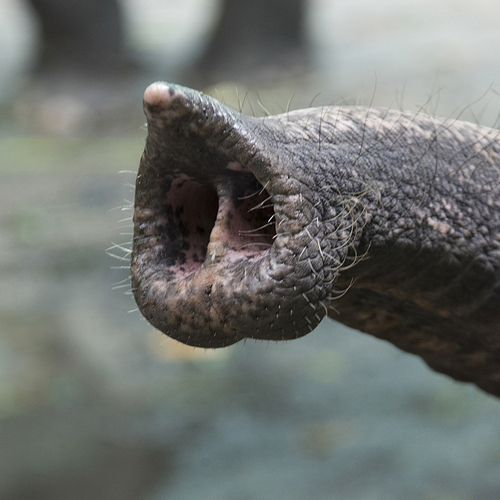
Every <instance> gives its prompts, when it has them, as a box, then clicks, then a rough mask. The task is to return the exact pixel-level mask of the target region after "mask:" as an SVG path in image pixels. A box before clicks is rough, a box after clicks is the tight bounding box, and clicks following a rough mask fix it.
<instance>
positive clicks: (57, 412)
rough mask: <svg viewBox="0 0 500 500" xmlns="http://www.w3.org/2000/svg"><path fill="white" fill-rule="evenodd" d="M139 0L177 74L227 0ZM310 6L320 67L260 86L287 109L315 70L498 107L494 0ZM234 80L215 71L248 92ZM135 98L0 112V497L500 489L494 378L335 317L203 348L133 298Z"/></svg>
mask: <svg viewBox="0 0 500 500" xmlns="http://www.w3.org/2000/svg"><path fill="white" fill-rule="evenodd" d="M127 5H128V8H129V9H130V12H131V13H133V20H131V21H130V32H131V43H133V44H135V47H136V50H137V52H138V53H140V54H143V55H144V57H147V58H149V59H150V60H151V61H152V63H151V66H150V67H151V74H152V76H151V80H153V79H173V78H175V75H176V72H178V71H179V67H180V64H181V62H180V61H182V60H183V57H182V55H183V54H184V56H185V57H184V59H185V60H187V61H189V58H190V57H193V55H195V54H196V51H197V50H199V47H200V45H201V43H202V42H203V39H204V37H205V36H206V34H207V32H208V30H209V28H210V23H211V22H213V19H214V16H215V13H216V11H214V10H213V6H214V4H213V2H211V1H209V0H204V1H201V0H196V1H195V0H191V1H189V2H182V3H181V2H173V1H171V2H161V3H160V2H157V1H155V0H148V1H147V2H145V1H143V2H140V1H139V0H128V2H127ZM162 6H163V8H160V7H162ZM21 7H22V4H21V3H20V1H15V0H9V1H7V0H4V3H3V4H0V68H2V69H1V70H0V95H1V96H3V99H4V102H7V101H8V100H10V99H12V98H13V96H15V95H16V91H17V90H18V88H19V86H20V85H21V84H22V82H23V71H24V69H25V68H27V67H28V66H27V65H28V63H29V61H30V60H31V59H32V57H33V40H34V39H35V38H34V35H33V31H32V28H33V24H32V23H31V21H30V19H29V17H26V15H25V13H24V12H23V11H22V10H21ZM193 13H196V14H193ZM204 13H205V14H206V13H208V14H210V15H209V16H208V17H207V16H206V15H205V14H204ZM309 26H310V33H311V43H312V44H313V46H314V48H315V52H314V54H315V61H316V69H315V71H314V72H313V73H312V74H309V75H302V76H301V77H300V78H297V79H296V80H294V81H291V80H287V81H286V83H284V82H283V81H281V82H279V83H277V84H276V85H275V86H274V87H272V88H270V87H269V86H268V87H267V88H266V89H260V88H259V89H258V90H259V95H260V97H261V99H262V100H263V101H264V105H265V106H266V107H272V108H273V111H276V110H279V108H280V106H281V107H283V108H286V106H287V103H288V101H289V100H290V98H291V97H292V96H293V95H295V97H294V99H293V101H292V105H293V106H301V105H304V102H305V105H307V104H308V103H309V102H310V101H311V100H312V99H313V98H314V97H315V95H316V94H317V93H318V92H320V91H321V92H322V94H321V95H320V96H319V97H317V98H316V99H315V100H314V104H321V103H329V102H336V101H338V100H339V99H342V98H345V99H347V100H348V101H349V102H357V101H363V102H364V103H365V104H369V103H370V101H371V100H372V96H373V95H374V96H375V97H374V98H373V102H374V104H375V105H391V103H392V105H393V106H396V107H401V106H403V107H405V108H407V109H413V110H417V109H418V106H422V105H423V106H425V107H426V108H427V109H429V110H430V112H436V113H438V114H441V115H450V114H453V113H454V114H455V116H456V115H457V114H459V113H460V110H462V109H463V108H465V107H466V105H468V104H471V103H473V102H475V101H476V100H477V99H478V98H480V97H481V96H482V95H483V94H484V93H486V95H485V96H484V97H483V98H482V100H480V101H479V102H478V103H476V104H474V105H473V106H472V107H470V108H467V109H466V110H465V111H464V113H463V115H462V117H463V118H467V119H470V120H474V121H475V120H478V121H481V122H482V123H485V124H487V125H492V124H493V123H494V122H495V119H496V116H497V114H498V112H499V111H500V102H499V98H498V96H499V94H498V91H499V87H498V82H499V81H500V64H499V61H498V54H499V53H500V5H499V4H498V2H493V1H486V0H484V1H479V2H458V1H457V2H446V1H445V0H433V1H432V2H431V1H421V2H418V5H416V6H415V2H410V1H409V0H406V1H398V2H396V0H394V1H389V0H386V1H382V2H381V1H377V2H375V1H369V0H364V1H363V0H355V1H350V2H347V1H340V0H336V1H335V2H329V1H327V0H322V1H321V0H315V1H314V2H311V14H310V18H309ZM5 27H8V29H7V28H5ZM3 28H5V29H3ZM183 51H184V52H183ZM162 54H163V56H162ZM165 55H166V56H165ZM169 58H170V61H171V64H170V65H169V69H168V70H167V69H166V62H165V61H167V60H168V59H169ZM153 63H154V64H153ZM155 68H156V69H155ZM158 68H160V69H158ZM148 78H149V77H148ZM490 85H491V89H490V90H489V91H488V89H489V87H490ZM254 86H255V85H254ZM239 87H240V95H245V92H246V89H245V82H240V84H239ZM233 89H234V83H232V82H231V83H221V84H220V85H219V86H217V89H216V90H212V91H213V92H214V93H215V94H217V92H218V93H219V95H221V96H223V97H224V98H225V100H226V101H229V102H235V101H237V98H236V97H235V96H234V91H233ZM433 91H438V92H437V94H436V96H435V97H434V99H433V100H432V101H431V102H430V103H427V98H428V96H429V95H431V94H432V93H433ZM64 102H67V101H64ZM130 102H131V103H133V104H134V106H136V107H133V109H132V111H131V117H132V118H131V119H130V120H129V121H127V122H126V124H125V125H123V126H121V127H119V128H118V129H117V128H113V129H112V130H113V132H108V133H107V134H104V135H103V134H100V135H97V134H95V135H93V136H92V134H90V135H89V134H86V135H85V136H83V137H82V136H78V134H70V135H69V136H68V134H66V135H65V134H64V130H61V129H59V130H56V132H58V135H51V134H48V133H47V132H45V133H44V134H42V135H40V133H39V132H35V131H33V130H32V129H31V128H29V127H25V128H23V127H22V126H21V125H19V123H21V124H23V123H24V124H25V125H26V120H25V118H23V117H21V118H20V119H17V118H16V117H18V115H14V117H13V116H12V114H7V113H6V112H4V114H3V115H2V116H3V117H4V118H3V120H2V122H1V123H0V155H1V156H0V176H1V181H0V228H1V230H0V273H1V280H0V329H1V330H0V331H1V335H0V498H2V499H21V500H30V499H35V498H36V499H41V500H44V499H51V500H52V499H55V500H59V499H69V498H71V499H77V500H79V499H82V500H83V499H89V498H92V499H98V500H99V499H107V500H109V499H120V500H124V499H125V500H126V499H144V500H164V499H168V500H191V499H194V498H200V499H207V500H247V499H248V500H253V499H259V500H260V499H262V500H267V499H273V500H274V499H286V500H302V499H304V498H313V499H318V500H321V499H332V498H335V499H339V500H365V499H366V500H377V499H380V500H382V499H383V500H397V499H403V498H404V499H408V500H413V499H415V500H476V499H477V500H497V499H498V498H500V402H499V401H497V400H495V399H493V398H491V397H489V396H487V395H485V394H483V393H481V392H480V391H479V390H476V389H475V388H473V387H470V386H466V385H461V384H457V383H455V382H453V381H451V380H448V379H447V378H446V377H444V376H441V375H437V374H434V373H432V372H431V371H430V370H428V369H427V368H426V367H425V366H424V364H423V363H422V362H421V361H420V360H418V359H416V358H414V357H412V356H410V355H406V354H404V353H401V352H399V351H397V350H396V349H395V348H393V347H392V346H390V345H387V344H385V343H383V342H381V341H378V340H376V339H373V338H370V337H368V336H366V335H363V334H361V333H358V332H355V331H351V330H348V329H346V328H344V327H341V326H338V325H336V324H335V323H333V322H331V321H325V322H324V323H323V324H322V325H321V327H320V328H319V329H318V330H317V331H316V332H315V333H313V334H311V335H309V336H307V337H305V338H303V339H301V340H298V341H294V342H291V343H287V344H267V343H254V342H247V343H246V344H242V345H236V346H233V347H231V348H228V349H225V350H222V351H217V352H204V351H201V352H199V351H197V350H194V349H191V348H183V347H181V346H179V345H178V344H175V343H174V342H173V341H168V340H165V339H164V338H163V337H162V336H160V334H158V333H157V332H155V331H154V330H153V329H152V328H151V327H149V326H148V325H147V324H146V322H145V321H143V320H142V319H141V317H140V315H139V313H138V312H137V311H133V310H134V308H135V304H134V303H133V301H132V299H131V298H130V296H128V295H125V294H123V292H124V291H126V290H127V277H128V272H127V270H126V269H120V268H119V267H120V266H125V267H126V265H127V263H126V261H120V260H117V259H112V258H111V257H109V256H108V255H107V254H106V253H105V249H106V248H108V247H111V246H112V245H113V242H114V243H117V244H125V243H126V242H127V241H128V240H129V239H130V236H129V235H128V233H129V232H130V221H129V220H128V218H129V217H130V216H131V212H130V210H129V208H130V206H129V205H130V200H132V197H133V193H132V189H131V186H130V184H131V183H133V182H134V174H133V171H134V170H136V168H137V164H138V159H139V157H140V154H141V149H142V146H143V141H144V136H145V132H144V130H143V129H142V128H141V123H142V120H143V118H142V115H141V110H140V89H130ZM56 108H57V107H56ZM62 108H63V109H60V110H59V113H60V114H58V115H57V116H62V117H63V118H64V117H66V118H67V116H66V115H65V113H66V114H67V112H68V109H69V108H71V106H69V107H68V106H66V107H64V106H63V107H62ZM77 108H78V107H77ZM71 109H73V110H74V109H75V108H71ZM52 111H54V109H52ZM56 111H57V109H56ZM73 113H76V115H78V112H77V111H73ZM72 117H74V115H71V117H70V118H72ZM77 118H78V117H77ZM77 121H78V120H77ZM70 122H71V120H70ZM71 123H73V122H71ZM53 132H54V131H53ZM119 171H129V173H127V172H125V173H121V174H119V173H118V172H119ZM130 172H132V173H130ZM112 252H113V253H115V254H116V255H118V256H123V255H124V254H125V252H124V251H123V250H121V249H120V248H115V249H114V250H113V251H112ZM116 267H118V269H116ZM122 285H125V286H124V288H120V287H121V286H122ZM129 311H132V312H129Z"/></svg>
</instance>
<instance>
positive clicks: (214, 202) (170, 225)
mask: <svg viewBox="0 0 500 500" xmlns="http://www.w3.org/2000/svg"><path fill="white" fill-rule="evenodd" d="M217 210H218V197H217V192H216V191H215V189H213V188H212V187H211V186H206V185H203V184H201V183H199V182H197V181H194V180H192V179H190V178H187V177H179V178H176V179H174V180H173V181H172V182H171V185H170V189H169V190H168V191H167V195H166V203H165V206H164V217H165V218H166V221H165V224H166V227H165V231H166V238H167V241H166V242H165V245H164V250H163V252H164V262H165V263H166V264H167V265H169V266H176V268H177V269H176V271H177V272H179V271H180V272H181V273H187V274H190V273H192V272H195V271H197V270H198V268H200V267H201V265H202V263H203V261H204V260H205V255H206V253H207V247H208V244H209V241H210V233H211V231H212V229H213V227H214V224H215V220H216V218H217Z"/></svg>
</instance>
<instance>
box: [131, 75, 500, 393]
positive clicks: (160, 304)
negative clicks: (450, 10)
mask: <svg viewBox="0 0 500 500" xmlns="http://www.w3.org/2000/svg"><path fill="white" fill-rule="evenodd" d="M144 110H145V113H146V116H147V121H148V136H147V140H146V146H145V149H144V153H143V155H142V158H141V163H140V167H139V171H138V175H137V182H136V195H135V210H134V241H133V251H132V259H131V270H132V288H133V292H134V296H135V299H136V301H137V304H138V306H139V309H140V310H141V312H142V314H143V315H144V316H145V317H146V319H147V320H148V321H149V322H151V324H152V325H154V326H155V327H156V328H158V329H159V330H161V331H162V332H164V333H165V334H167V335H169V336H171V337H173V338H175V339H177V340H179V341H181V342H184V343H186V344H189V345H193V346H198V347H205V348H215V347H223V346H227V345H230V344H233V343H235V342H238V341H239V340H242V339H245V338H254V339H266V340H289V339H294V338H297V337H301V336H303V335H305V334H307V333H309V332H311V331H312V330H313V329H314V328H315V327H316V326H317V325H318V323H319V322H320V321H321V319H322V318H323V317H324V316H325V315H328V316H330V317H332V318H333V319H335V320H336V321H339V322H341V323H344V324H345V325H348V326H350V327H353V328H356V329H358V330H361V331H363V332H366V333H370V334H372V335H375V336H376V337H379V338H382V339H385V340H388V341H390V342H392V343H393V344H395V345H396V346H398V347H399V348H401V349H403V350H405V351H408V352H411V353H414V354H418V355H419V356H421V357H422V358H423V359H424V360H425V362H426V363H427V364H428V365H429V366H430V367H431V368H433V369H434V370H437V371H439V372H442V373H445V374H447V375H450V376H451V377H453V378H455V379H457V380H461V381H469V382H473V383H475V384H477V385H478V386H479V387H481V388H482V389H484V390H485V391H487V392H489V393H491V394H495V395H497V396H500V331H499V330H500V328H499V327H500V137H499V131H497V130H495V129H490V128H487V127H481V126H478V125H475V124H471V123H467V122H462V121H457V120H450V119H438V118H434V117H430V116H428V115H426V114H425V113H423V112H422V113H417V114H411V113H405V112H400V111H395V110H387V109H372V108H364V107H320V108H313V109H305V110H299V111H293V112H288V113H284V114H281V115H276V116H268V117H265V118H255V117H249V116H245V115H242V114H240V113H238V112H236V111H234V110H232V109H230V108H228V107H226V106H224V105H223V104H221V103H219V102H218V101H216V100H215V99H213V98H211V97H208V96H205V95H203V94H202V93H200V92H197V91H194V90H191V89H188V88H185V87H181V86H177V85H170V84H166V83H162V82H157V83H154V84H152V85H150V86H149V87H148V88H147V89H146V91H145V94H144Z"/></svg>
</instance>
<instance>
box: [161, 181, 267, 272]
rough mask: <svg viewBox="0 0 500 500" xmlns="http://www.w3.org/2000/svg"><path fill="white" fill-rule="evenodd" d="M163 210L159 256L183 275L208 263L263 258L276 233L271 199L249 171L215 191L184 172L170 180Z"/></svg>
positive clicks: (164, 262)
mask: <svg viewBox="0 0 500 500" xmlns="http://www.w3.org/2000/svg"><path fill="white" fill-rule="evenodd" d="M163 210H164V211H163V213H164V216H163V217H160V218H159V220H158V227H159V229H160V231H161V233H162V235H163V236H162V249H161V251H160V254H159V256H160V259H161V261H162V263H163V264H164V265H166V266H168V267H171V268H172V270H173V271H174V272H175V273H176V274H177V275H180V276H179V277H187V276H188V275H190V274H192V273H195V272H196V271H198V270H199V269H200V268H201V267H202V265H203V263H204V262H205V263H207V264H210V263H214V262H219V261H220V260H221V259H222V260H225V261H236V260H240V259H242V258H243V259H246V260H253V259H255V258H258V257H262V256H263V255H264V254H265V253H266V252H267V251H268V249H269V248H270V247H271V246H272V244H273V241H274V237H275V235H276V223H275V216H274V205H273V203H272V199H271V196H270V195H269V194H268V192H267V191H266V190H265V189H264V187H263V186H262V185H261V184H260V183H259V182H258V181H257V179H255V177H253V175H251V174H250V173H249V172H246V173H245V174H242V175H237V176H235V177H233V178H230V179H229V180H228V181H227V182H223V183H222V184H219V187H218V188H217V191H216V189H215V188H214V187H212V186H210V185H207V184H203V183H201V182H200V181H198V180H195V179H193V178H192V177H188V176H187V175H184V174H182V175H180V176H179V177H176V178H175V179H173V180H172V181H171V182H170V185H169V189H168V190H167V194H166V203H165V204H164V209H163Z"/></svg>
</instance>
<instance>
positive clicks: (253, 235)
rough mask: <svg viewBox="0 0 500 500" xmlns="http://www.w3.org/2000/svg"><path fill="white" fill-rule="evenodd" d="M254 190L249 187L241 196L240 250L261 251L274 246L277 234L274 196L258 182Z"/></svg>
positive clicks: (238, 209) (237, 208) (237, 207)
mask: <svg viewBox="0 0 500 500" xmlns="http://www.w3.org/2000/svg"><path fill="white" fill-rule="evenodd" d="M253 189H254V191H253V192H249V191H251V189H248V190H247V192H246V194H245V195H243V196H241V197H240V198H239V205H237V206H236V210H237V211H238V214H239V219H240V227H239V229H238V236H239V250H240V251H249V252H254V253H261V252H263V251H266V250H267V249H268V248H269V247H271V246H272V244H273V240H274V237H275V235H276V222H275V215H274V205H273V202H272V197H271V196H270V195H269V194H268V192H267V191H266V190H265V189H264V188H263V187H262V185H261V184H260V183H257V182H256V185H255V186H254V187H253Z"/></svg>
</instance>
